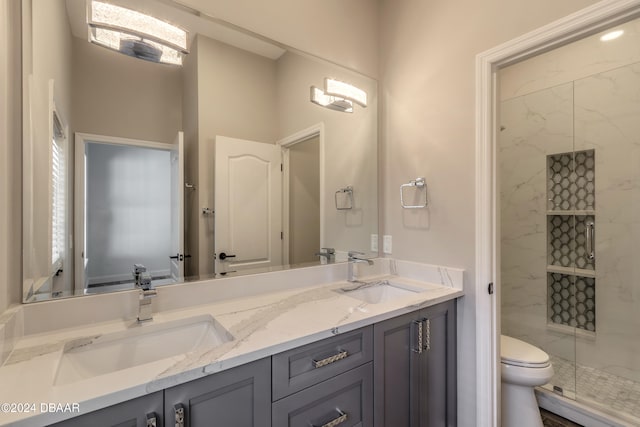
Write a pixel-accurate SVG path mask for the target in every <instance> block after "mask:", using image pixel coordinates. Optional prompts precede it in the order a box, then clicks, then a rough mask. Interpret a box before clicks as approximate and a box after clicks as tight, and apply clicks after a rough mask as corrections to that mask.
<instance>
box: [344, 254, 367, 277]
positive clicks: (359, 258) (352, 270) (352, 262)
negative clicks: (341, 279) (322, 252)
mask: <svg viewBox="0 0 640 427" xmlns="http://www.w3.org/2000/svg"><path fill="white" fill-rule="evenodd" d="M348 260H349V262H348V267H347V281H348V282H357V281H358V267H357V266H356V264H358V263H363V264H367V265H373V260H372V259H369V258H365V256H364V253H362V252H357V251H349V258H348Z"/></svg>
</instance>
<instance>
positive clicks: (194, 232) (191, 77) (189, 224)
mask: <svg viewBox="0 0 640 427" xmlns="http://www.w3.org/2000/svg"><path fill="white" fill-rule="evenodd" d="M190 49H191V52H192V53H191V54H189V55H187V56H186V57H185V58H184V62H183V70H182V85H183V86H182V93H183V96H182V117H183V119H182V128H183V131H184V157H185V159H184V160H185V163H184V182H185V183H189V184H192V185H194V186H195V188H196V189H195V190H188V189H186V188H185V192H184V206H185V210H184V221H185V241H184V251H185V252H184V253H185V254H186V255H191V258H186V259H185V264H184V271H185V276H187V277H189V276H195V275H197V274H198V268H199V261H198V260H199V256H200V254H199V251H198V249H199V245H200V242H199V239H198V227H199V223H198V221H199V219H200V215H201V213H200V209H199V208H198V206H199V201H198V194H199V193H198V189H199V187H200V181H199V179H198V55H196V54H195V53H196V52H197V51H198V39H197V38H196V39H194V41H193V42H192V44H191V46H190Z"/></svg>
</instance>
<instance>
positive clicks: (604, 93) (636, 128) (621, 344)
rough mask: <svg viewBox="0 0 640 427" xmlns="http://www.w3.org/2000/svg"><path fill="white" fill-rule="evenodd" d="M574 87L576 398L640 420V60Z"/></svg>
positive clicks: (636, 422)
mask: <svg viewBox="0 0 640 427" xmlns="http://www.w3.org/2000/svg"><path fill="white" fill-rule="evenodd" d="M574 92H575V93H574V95H575V105H574V111H575V146H576V153H577V154H578V153H586V154H587V157H586V159H587V160H586V161H588V162H589V163H584V166H585V168H586V171H587V173H589V170H590V168H589V166H590V165H591V164H593V169H592V170H591V174H592V175H593V176H594V187H595V189H594V190H593V199H594V200H595V202H594V206H593V207H592V209H593V216H591V217H589V216H588V215H587V216H585V218H587V222H586V225H587V226H588V225H589V224H590V223H593V229H592V230H589V229H587V230H586V231H585V233H586V234H585V239H588V238H589V237H590V234H591V238H592V240H591V242H587V243H591V244H592V245H593V257H594V259H593V271H592V274H593V278H592V279H589V280H590V281H591V282H592V284H593V285H592V286H590V287H586V288H585V294H584V295H581V294H578V295H577V296H578V298H577V304H578V305H577V306H576V308H577V311H578V312H580V313H583V312H582V311H581V310H582V309H583V308H584V309H585V311H584V313H583V314H584V315H585V316H586V317H587V323H586V324H584V326H581V325H579V326H578V327H579V328H582V330H579V331H580V333H578V334H577V337H576V369H577V373H578V377H577V378H578V381H577V384H576V399H577V400H578V401H583V402H585V403H588V404H589V405H590V406H596V407H597V408H599V409H601V410H603V411H605V412H610V413H613V414H615V415H616V416H618V417H620V418H623V419H625V420H627V421H629V422H631V423H632V424H634V425H640V262H639V261H640V243H639V242H640V64H638V63H636V64H631V65H626V66H623V67H619V68H615V69H613V70H609V71H606V72H603V73H599V74H594V75H592V76H590V77H586V78H583V79H580V80H576V81H575V91H574ZM589 159H593V161H592V162H591V161H590V160H589ZM587 178H588V177H587ZM588 183H589V181H587V185H588ZM588 190H591V187H589V188H588ZM577 231H579V232H582V230H577ZM587 292H588V293H587ZM581 304H582V305H581ZM591 307H593V308H591Z"/></svg>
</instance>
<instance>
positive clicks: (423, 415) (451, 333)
mask: <svg viewBox="0 0 640 427" xmlns="http://www.w3.org/2000/svg"><path fill="white" fill-rule="evenodd" d="M455 307H456V306H455V301H449V302H445V303H442V304H438V305H435V306H432V307H428V308H426V309H423V310H419V311H416V312H413V313H409V314H406V315H403V316H400V317H396V318H393V319H389V320H387V321H384V322H380V323H377V324H375V325H374V359H373V360H374V361H373V368H374V426H375V427H385V426H386V427H388V426H393V427H440V426H455V425H456V422H457V420H456V410H457V409H456V308H455Z"/></svg>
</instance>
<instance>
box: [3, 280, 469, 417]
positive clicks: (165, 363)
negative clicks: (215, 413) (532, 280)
mask: <svg viewBox="0 0 640 427" xmlns="http://www.w3.org/2000/svg"><path fill="white" fill-rule="evenodd" d="M382 278H383V279H384V278H390V279H393V280H394V282H397V283H400V284H401V285H403V284H404V285H408V286H411V287H414V288H416V289H420V292H415V293H414V292H411V293H407V295H401V296H399V297H394V298H392V299H390V300H389V301H387V302H381V303H377V304H372V303H367V302H364V301H362V300H360V299H356V298H355V297H353V296H350V295H349V294H350V292H349V291H346V292H343V291H340V290H341V289H343V288H348V287H351V288H353V284H351V283H348V282H335V283H331V284H325V285H318V286H311V287H304V288H300V289H290V290H285V291H278V292H271V293H266V294H260V295H255V296H244V297H241V298H234V299H228V300H224V301H219V302H214V303H208V304H203V305H198V306H193V307H188V308H181V309H175V310H168V311H161V312H159V313H154V318H153V321H152V322H150V323H145V324H142V325H140V324H137V322H136V321H135V320H129V321H109V322H102V323H98V324H92V325H89V326H84V327H73V328H66V329H62V330H56V331H51V332H47V333H40V334H33V335H26V336H24V337H22V338H21V339H20V340H18V342H17V343H16V345H15V346H14V349H13V352H12V353H11V354H10V356H9V357H8V359H7V360H6V361H5V363H4V365H3V366H2V367H1V368H0V384H2V387H1V389H0V425H20V426H41V425H44V424H49V423H53V422H57V421H61V420H64V419H67V418H71V417H74V416H77V415H79V414H78V412H77V409H78V408H79V410H80V413H81V414H84V413H88V412H91V411H94V410H96V409H100V408H104V407H107V406H110V405H114V404H117V403H120V402H123V401H126V400H130V399H133V398H136V397H139V396H142V395H145V394H147V393H150V392H154V391H158V390H162V389H165V388H168V387H171V386H174V385H177V384H182V383H185V382H188V381H191V380H194V379H197V378H200V377H203V376H206V375H209V374H212V373H215V372H219V371H222V370H225V369H229V368H232V367H234V366H239V365H242V364H245V363H247V362H251V361H254V360H258V359H261V358H263V357H267V356H271V355H273V354H277V353H279V352H282V351H285V350H289V349H292V348H295V347H298V346H301V345H305V344H308V343H311V342H314V341H317V340H320V339H323V338H328V337H331V336H334V335H337V334H340V333H343V332H348V331H351V330H354V329H358V328H361V327H363V326H367V325H371V324H373V323H376V322H379V321H382V320H386V319H389V318H392V317H396V316H398V315H401V314H404V313H408V312H412V311H415V310H417V309H420V308H423V307H427V306H431V305H435V304H438V303H441V302H444V301H447V300H451V299H454V298H457V297H460V296H462V295H463V292H462V290H461V289H460V288H457V287H452V286H443V285H441V284H433V283H427V282H422V281H417V280H413V279H409V278H405V277H399V276H383V277H382ZM370 280H371V279H369V281H370ZM373 286H376V285H373ZM460 287H461V286H460ZM203 315H208V316H213V318H214V319H215V320H216V321H217V322H218V323H219V324H220V325H221V326H222V327H224V328H225V329H226V330H227V331H228V332H229V333H230V335H231V337H232V339H231V340H230V341H228V342H226V343H223V344H222V345H219V346H217V347H213V348H212V347H206V346H204V347H202V348H199V349H197V350H195V351H193V352H191V353H187V354H181V355H178V356H174V357H167V358H165V359H161V360H158V361H154V362H151V363H146V364H142V365H139V366H134V367H131V368H127V369H123V370H119V371H116V372H112V373H108V374H104V375H99V376H95V377H92V378H88V379H82V380H78V381H75V382H71V383H68V384H62V385H56V384H54V382H55V378H56V374H57V371H58V366H59V363H60V360H61V356H62V354H63V350H64V348H65V345H66V346H67V347H68V346H69V343H73V342H78V340H83V339H95V338H96V337H99V336H104V335H106V334H112V333H122V332H123V331H128V330H131V329H132V328H145V327H147V325H161V324H163V323H165V322H173V321H177V320H179V319H186V318H191V317H195V316H203ZM7 403H9V404H12V405H10V406H7ZM51 404H53V405H51ZM12 410H15V412H11V411H12Z"/></svg>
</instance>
